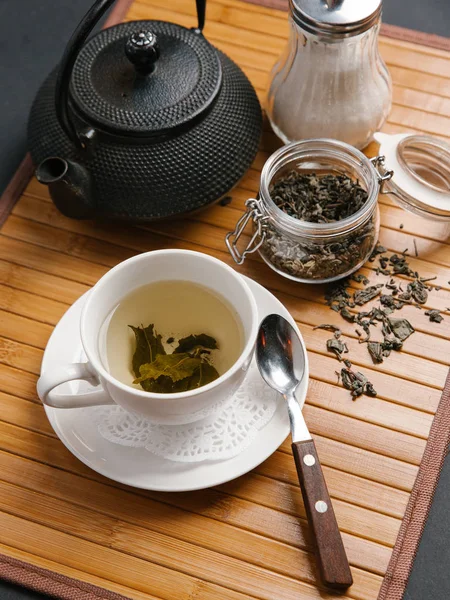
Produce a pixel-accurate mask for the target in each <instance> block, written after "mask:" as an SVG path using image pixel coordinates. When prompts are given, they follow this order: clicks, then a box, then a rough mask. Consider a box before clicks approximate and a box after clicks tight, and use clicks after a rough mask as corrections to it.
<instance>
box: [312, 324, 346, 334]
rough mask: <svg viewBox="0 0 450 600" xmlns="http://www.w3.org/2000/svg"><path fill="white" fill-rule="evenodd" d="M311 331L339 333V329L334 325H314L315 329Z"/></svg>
mask: <svg viewBox="0 0 450 600" xmlns="http://www.w3.org/2000/svg"><path fill="white" fill-rule="evenodd" d="M313 329H325V330H326V331H334V332H335V333H337V332H339V333H341V330H340V329H339V327H336V325H328V324H327V323H325V324H323V325H316V326H315V327H313Z"/></svg>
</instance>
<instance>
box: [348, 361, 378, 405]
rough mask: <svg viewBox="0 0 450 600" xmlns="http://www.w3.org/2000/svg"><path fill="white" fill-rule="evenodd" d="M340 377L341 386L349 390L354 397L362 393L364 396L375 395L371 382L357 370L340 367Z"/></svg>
mask: <svg viewBox="0 0 450 600" xmlns="http://www.w3.org/2000/svg"><path fill="white" fill-rule="evenodd" d="M341 379H342V384H343V386H344V387H345V388H347V389H348V390H350V391H351V394H352V396H353V398H354V399H355V398H358V397H359V396H362V395H363V394H365V395H366V396H376V395H377V392H376V391H375V389H374V387H373V385H372V383H370V381H369V380H368V379H367V377H366V376H365V375H363V374H362V373H360V372H359V371H356V372H355V371H352V370H351V369H347V368H343V369H341Z"/></svg>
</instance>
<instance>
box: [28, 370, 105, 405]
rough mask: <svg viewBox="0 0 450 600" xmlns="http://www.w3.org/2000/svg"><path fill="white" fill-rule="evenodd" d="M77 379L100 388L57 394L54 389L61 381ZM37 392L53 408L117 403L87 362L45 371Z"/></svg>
mask: <svg viewBox="0 0 450 600" xmlns="http://www.w3.org/2000/svg"><path fill="white" fill-rule="evenodd" d="M76 379H82V380H85V381H89V383H94V385H98V386H99V388H100V389H98V390H94V391H92V392H87V393H85V394H57V393H55V392H54V391H53V389H54V388H55V387H57V386H58V385H60V384H61V383H66V382H67V381H74V380H76ZM37 392H38V396H39V398H40V399H41V400H42V402H43V403H44V404H46V405H47V406H52V407H53V408H83V407H85V406H102V405H105V404H115V402H114V400H113V399H112V398H111V397H110V396H109V395H108V394H107V393H106V392H105V390H104V389H103V388H102V387H101V386H100V382H99V381H98V378H97V375H96V373H95V372H94V371H93V370H92V369H91V367H90V365H89V363H87V362H86V363H72V364H70V365H64V366H60V367H56V368H53V369H52V370H51V371H47V372H46V373H43V374H42V375H41V376H40V378H39V380H38V383H37Z"/></svg>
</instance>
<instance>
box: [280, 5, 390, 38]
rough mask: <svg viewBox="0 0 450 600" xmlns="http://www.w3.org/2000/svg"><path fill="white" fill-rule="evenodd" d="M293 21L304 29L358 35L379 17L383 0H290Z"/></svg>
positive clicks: (315, 31)
mask: <svg viewBox="0 0 450 600" xmlns="http://www.w3.org/2000/svg"><path fill="white" fill-rule="evenodd" d="M289 3H290V8H291V11H292V16H293V18H294V20H295V21H296V22H297V23H298V24H299V25H300V27H302V28H303V29H306V30H307V31H309V32H311V33H316V34H329V35H331V36H336V37H349V36H353V35H358V34H360V33H363V32H364V31H367V30H368V29H370V28H371V27H372V26H373V25H374V24H375V23H376V22H377V21H378V19H379V18H380V16H381V5H382V0H289Z"/></svg>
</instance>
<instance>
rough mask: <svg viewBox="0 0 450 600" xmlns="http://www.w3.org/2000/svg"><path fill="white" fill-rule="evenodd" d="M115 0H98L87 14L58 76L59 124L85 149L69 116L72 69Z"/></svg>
mask: <svg viewBox="0 0 450 600" xmlns="http://www.w3.org/2000/svg"><path fill="white" fill-rule="evenodd" d="M114 2H115V0H97V1H96V2H95V3H94V4H93V5H92V6H91V8H90V9H89V10H88V12H87V13H86V14H85V16H84V17H83V19H82V20H81V22H80V24H79V25H78V27H77V28H76V30H75V31H74V33H73V35H72V37H71V38H70V40H69V43H68V44H67V46H66V49H65V50H64V54H63V57H62V59H61V63H60V67H59V71H58V77H57V79H56V88H55V110H56V116H57V118H58V121H59V124H60V125H61V127H62V129H63V130H64V132H65V133H66V135H67V137H68V138H69V139H70V140H71V141H72V142H73V143H74V144H75V146H77V148H79V149H82V150H84V149H85V144H84V143H83V141H82V140H81V139H80V136H79V135H78V131H77V129H76V127H75V125H74V124H73V123H72V121H71V119H70V117H69V110H68V105H69V85H70V79H71V76H72V69H73V66H74V64H75V61H76V59H77V56H78V53H79V52H80V50H81V48H82V47H83V44H84V43H85V41H86V38H87V37H88V35H89V34H90V33H91V31H92V30H93V29H94V27H95V25H96V24H97V23H98V21H99V20H100V19H101V17H102V16H103V14H104V13H105V12H106V11H107V10H108V8H109V7H110V6H111V5H112V4H114Z"/></svg>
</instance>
